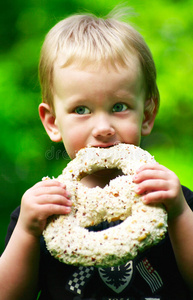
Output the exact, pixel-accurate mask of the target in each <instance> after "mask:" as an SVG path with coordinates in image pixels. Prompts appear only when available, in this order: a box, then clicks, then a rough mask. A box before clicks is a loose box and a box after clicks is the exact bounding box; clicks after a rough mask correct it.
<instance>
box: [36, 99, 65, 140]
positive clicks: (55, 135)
mask: <svg viewBox="0 0 193 300" xmlns="http://www.w3.org/2000/svg"><path fill="white" fill-rule="evenodd" d="M39 115H40V119H41V121H42V124H43V125H44V128H45V130H46V132H47V134H48V135H49V137H50V139H51V140H52V141H53V142H60V141H61V140H62V136H61V134H60V131H59V129H58V127H57V125H56V117H55V116H54V114H53V110H52V108H51V107H50V106H49V105H48V104H47V103H41V104H40V105H39Z"/></svg>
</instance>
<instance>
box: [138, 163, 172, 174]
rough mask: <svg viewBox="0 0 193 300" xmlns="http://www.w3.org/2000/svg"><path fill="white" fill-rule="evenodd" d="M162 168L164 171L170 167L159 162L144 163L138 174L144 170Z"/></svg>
mask: <svg viewBox="0 0 193 300" xmlns="http://www.w3.org/2000/svg"><path fill="white" fill-rule="evenodd" d="M147 169H149V170H162V171H168V169H167V168H166V167H164V166H162V165H160V164H159V163H157V162H156V163H153V164H152V163H151V164H148V163H147V164H144V165H142V166H141V167H140V168H139V169H137V171H136V174H138V173H140V172H142V171H143V170H147Z"/></svg>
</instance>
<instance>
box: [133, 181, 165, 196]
mask: <svg viewBox="0 0 193 300" xmlns="http://www.w3.org/2000/svg"><path fill="white" fill-rule="evenodd" d="M158 190H159V191H167V190H168V182H167V181H165V180H161V179H159V180H158V179H149V180H145V181H143V182H141V183H140V184H138V185H137V186H136V188H135V192H136V193H137V194H144V193H148V192H151V191H158Z"/></svg>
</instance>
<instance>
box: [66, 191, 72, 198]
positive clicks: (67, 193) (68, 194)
mask: <svg viewBox="0 0 193 300" xmlns="http://www.w3.org/2000/svg"><path fill="white" fill-rule="evenodd" d="M66 197H67V198H69V199H70V198H71V194H70V193H69V192H68V191H67V192H66Z"/></svg>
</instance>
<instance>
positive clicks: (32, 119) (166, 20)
mask: <svg viewBox="0 0 193 300" xmlns="http://www.w3.org/2000/svg"><path fill="white" fill-rule="evenodd" d="M117 4H119V1H116V0H98V1H90V0H71V1H69V0H41V1H36V0H28V1H24V0H16V1H14V0H7V1H4V2H2V3H1V10H0V36H1V48H0V101H1V102H0V103H1V105H0V126H1V133H0V134H1V144H0V153H1V155H0V165H1V173H0V176H1V188H0V193H1V201H0V225H1V226H0V228H1V236H0V252H1V250H2V249H3V243H4V235H5V232H6V227H7V224H8V222H9V215H10V212H11V211H12V210H13V209H14V208H15V207H16V206H17V205H19V204H20V200H21V197H22V194H23V193H24V192H25V190H26V189H28V188H29V187H31V186H32V185H33V184H35V183H36V182H37V181H39V180H41V178H42V177H43V176H45V175H49V176H57V175H58V174H59V173H60V172H61V170H62V169H63V168H64V166H65V164H66V162H67V160H68V159H67V155H66V153H65V150H64V149H63V145H62V144H61V143H60V144H53V143H52V142H51V141H50V140H49V138H48V137H47V135H46V133H45V132H44V129H43V126H42V125H41V122H40V120H39V116H38V104H39V103H40V101H41V96H40V87H39V83H38V72H37V66H38V60H39V52H40V48H41V44H42V42H43V39H44V36H45V34H46V33H47V31H48V30H49V29H50V28H51V27H52V26H53V25H54V24H55V23H56V22H58V21H59V20H61V19H62V18H64V17H66V16H67V15H69V14H72V13H77V12H83V11H87V12H93V13H96V14H97V15H99V16H100V15H106V14H107V13H108V12H109V10H111V9H112V8H113V7H114V6H115V5H117ZM128 5H129V6H131V7H133V8H134V10H135V12H136V15H131V17H130V21H131V23H133V24H135V26H136V28H137V29H139V31H140V32H141V33H142V35H143V36H144V38H145V40H146V42H147V43H148V45H149V47H150V49H151V50H152V53H153V56H154V59H155V63H156V66H157V72H158V85H159V88H160V94H161V106H160V110H159V114H158V117H157V120H156V123H155V127H154V130H153V132H152V134H151V135H150V136H149V137H147V138H145V139H143V140H142V146H143V147H144V148H145V149H147V150H148V151H150V152H151V154H153V155H155V158H156V160H157V161H159V162H160V163H162V164H164V165H165V166H167V167H169V168H170V169H172V170H173V171H174V172H176V174H177V175H178V176H179V178H180V180H181V183H182V184H184V185H186V186H188V187H189V188H193V179H192V177H193V176H192V175H193V171H192V161H193V154H192V148H193V126H192V118H193V93H192V86H193V55H192V52H193V31H192V28H193V18H192V12H193V0H178V1H175V0H173V1H172V0H158V1H149V0H143V1H142V0H131V1H129V2H128Z"/></svg>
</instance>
